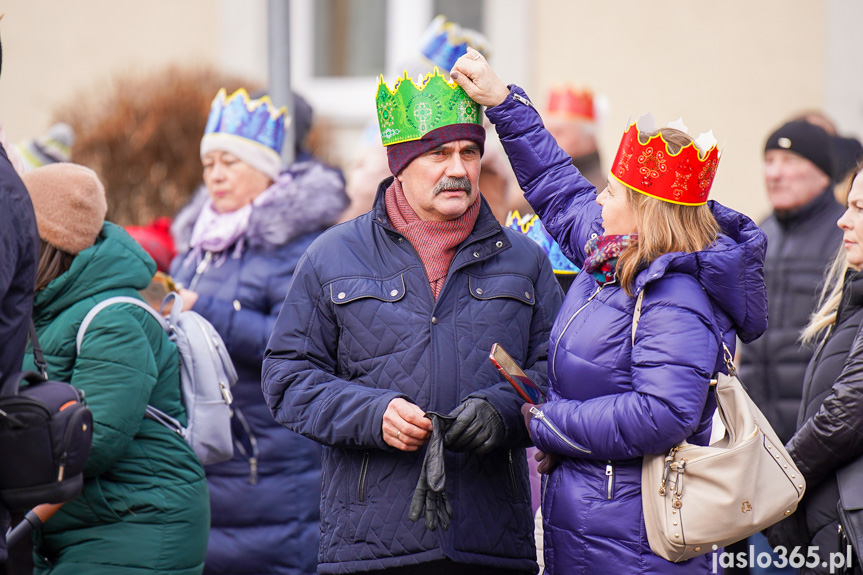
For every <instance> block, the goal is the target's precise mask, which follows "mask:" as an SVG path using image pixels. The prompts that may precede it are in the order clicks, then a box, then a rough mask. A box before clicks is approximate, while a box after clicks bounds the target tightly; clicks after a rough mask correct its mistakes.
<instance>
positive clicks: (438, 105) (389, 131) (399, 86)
mask: <svg viewBox="0 0 863 575" xmlns="http://www.w3.org/2000/svg"><path fill="white" fill-rule="evenodd" d="M375 101H376V104H377V112H378V124H379V125H380V129H381V139H382V141H383V145H384V146H389V145H391V144H398V143H400V142H410V141H413V140H419V139H420V138H422V137H423V136H424V135H425V134H427V133H428V132H430V131H432V130H434V129H436V128H440V127H442V126H449V125H452V124H477V125H482V119H481V117H480V109H479V105H478V104H477V103H476V102H474V101H473V100H471V99H470V97H469V96H468V95H467V93H465V91H464V90H463V89H462V88H461V86H459V85H457V84H455V83H454V82H448V81H447V80H446V79H444V77H443V76H441V74H440V72H439V71H438V69H437V68H435V69H434V70H432V72H431V73H430V74H428V75H427V76H426V77H425V78H422V77H421V78H419V79H418V81H417V82H414V81H413V80H412V79H411V78H410V77H409V76H408V73H407V70H406V71H405V72H404V74H403V76H401V77H399V79H398V80H397V81H396V83H395V84H394V85H393V89H392V90H390V89H389V87H388V86H387V85H386V83H383V84H378V94H377V97H376V98H375Z"/></svg>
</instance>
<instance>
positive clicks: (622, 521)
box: [452, 51, 767, 575]
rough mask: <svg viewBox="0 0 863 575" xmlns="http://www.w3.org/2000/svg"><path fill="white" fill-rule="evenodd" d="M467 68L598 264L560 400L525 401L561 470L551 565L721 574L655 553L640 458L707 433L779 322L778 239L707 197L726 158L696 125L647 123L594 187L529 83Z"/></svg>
mask: <svg viewBox="0 0 863 575" xmlns="http://www.w3.org/2000/svg"><path fill="white" fill-rule="evenodd" d="M452 77H453V79H455V80H456V82H458V83H459V84H460V85H461V86H462V87H463V88H464V89H465V91H466V92H467V93H468V95H470V97H471V98H473V99H474V100H475V101H476V102H478V103H480V104H482V105H486V106H488V107H489V108H488V110H487V111H486V114H487V116H488V117H489V119H490V120H491V121H492V123H494V124H495V127H496V129H497V132H498V134H499V135H500V138H501V141H502V143H503V145H504V148H505V149H506V152H507V155H508V156H509V159H510V163H511V164H512V167H513V170H514V171H515V174H516V176H517V177H518V181H519V184H520V185H521V187H522V189H524V190H525V197H526V199H527V200H528V201H529V202H530V204H531V206H533V208H534V209H535V210H536V213H537V214H539V216H540V218H541V220H542V222H543V223H544V224H545V226H546V227H547V229H548V231H549V232H550V233H551V235H552V236H553V237H554V238H555V240H557V242H558V243H559V244H560V247H561V250H562V251H563V253H564V255H565V256H566V257H567V258H569V259H570V260H571V261H572V262H573V263H575V265H577V266H579V267H581V268H583V271H582V273H579V275H578V276H577V277H576V280H575V282H574V283H573V285H572V287H571V288H570V290H569V292H568V293H567V296H566V299H565V300H564V302H563V306H562V308H561V310H560V313H559V314H558V317H557V320H556V322H555V325H554V327H553V328H552V331H551V338H550V343H549V370H548V371H549V397H548V401H547V403H545V404H544V405H542V406H540V408H539V409H537V408H534V409H532V410H530V412H528V410H527V409H525V410H524V411H525V415H526V422H527V424H528V428H529V430H530V433H531V436H532V438H533V439H534V442H535V443H536V446H537V447H538V448H539V449H540V450H541V451H542V452H543V453H544V454H547V455H546V456H545V459H544V460H543V461H542V463H541V470H542V471H545V472H549V471H551V473H550V475H549V476H548V478H547V479H546V480H545V489H544V497H543V502H542V511H543V529H544V554H545V566H546V572H547V573H550V574H566V575H570V574H576V573H577V574H592V573H602V572H611V571H613V572H615V573H627V574H629V573H710V572H711V571H710V560H709V556H707V555H702V556H700V557H696V558H694V559H690V560H689V561H687V562H684V563H670V562H668V561H666V560H665V559H662V558H660V557H658V556H657V555H655V554H654V553H653V552H652V551H651V550H650V547H649V544H648V541H647V536H646V532H645V526H644V516H643V511H642V506H641V462H642V457H643V456H644V455H647V454H658V453H664V452H667V451H668V450H669V449H670V448H671V447H672V446H674V445H675V444H676V443H678V442H680V441H682V440H684V439H686V440H688V441H690V442H692V443H697V444H702V445H703V444H705V443H707V441H708V439H709V436H710V431H711V419H712V414H713V411H714V409H715V399H714V398H713V394H712V392H711V391H710V387H709V381H710V378H711V377H712V376H713V375H714V374H715V373H717V371H720V370H722V371H724V370H725V367H724V362H723V350H722V344H723V343H724V344H725V345H727V346H728V348H729V349H730V350H732V352H733V350H734V347H735V340H736V338H738V337H739V338H740V339H741V340H742V341H744V342H748V341H751V340H753V339H755V338H757V337H758V336H759V335H760V334H761V333H762V332H763V331H764V329H765V328H766V326H767V300H766V291H765V287H764V273H763V259H764V251H765V248H766V239H765V236H764V234H763V233H762V232H761V230H759V229H758V227H757V226H756V225H755V224H753V223H752V221H751V220H750V219H749V218H747V217H746V216H744V215H742V214H739V213H737V212H734V211H732V210H730V209H728V208H726V207H724V206H721V205H720V204H718V203H716V202H713V201H707V194H708V192H709V190H710V186H711V184H712V182H713V177H714V175H715V171H716V165H717V163H718V152H717V150H716V147H715V141H714V142H709V141H707V140H709V139H710V137H699V138H698V139H697V141H695V142H694V141H693V139H692V138H690V137H689V136H688V135H687V134H686V133H685V127H684V126H683V125H682V123H676V126H677V128H680V129H675V128H662V129H661V130H654V129H653V127H652V126H649V124H650V123H651V121H652V118H650V119H649V120H650V121H648V119H646V118H644V119H639V123H638V125H636V124H633V125H632V126H630V127H629V129H628V130H627V132H626V133H625V134H624V137H623V140H622V141H621V145H620V149H619V150H618V153H617V158H616V159H615V161H614V163H613V165H612V168H611V173H610V174H609V175H608V185H607V186H606V187H605V189H604V190H602V191H601V192H600V193H599V194H598V195H595V194H596V193H597V190H595V189H594V187H593V186H592V185H591V184H590V182H588V181H587V180H586V179H585V178H584V177H583V176H582V175H581V174H580V173H579V172H578V170H576V169H575V168H574V167H573V166H572V164H571V162H570V158H569V157H568V156H567V155H566V153H564V152H563V150H561V149H560V148H559V147H558V146H557V144H556V142H555V141H554V139H553V138H552V137H551V135H550V134H549V133H548V131H546V129H545V128H544V127H543V124H542V120H541V119H540V117H539V115H538V114H537V112H536V110H535V109H534V107H533V105H532V104H531V103H530V100H529V99H528V98H527V96H526V95H525V93H524V92H523V91H522V90H521V89H520V88H518V87H516V86H511V87H506V86H505V85H504V84H503V83H502V82H501V81H500V80H499V79H498V78H497V76H496V75H495V73H494V72H493V71H492V70H491V68H489V67H488V65H487V63H486V62H485V60H484V59H483V58H482V56H480V55H479V54H478V53H477V52H475V51H469V53H468V54H467V55H466V56H464V57H462V58H461V59H459V61H458V62H457V63H456V65H455V67H454V68H453V72H452ZM711 137H712V136H711ZM641 292H644V296H643V303H642V308H641V320H640V323H639V324H638V329H637V332H636V333H635V336H634V343H633V335H632V316H633V310H634V307H635V302H636V297H637V296H638V295H639V293H641ZM526 407H528V406H526ZM531 412H532V413H531ZM531 415H533V417H531ZM555 465H556V467H555Z"/></svg>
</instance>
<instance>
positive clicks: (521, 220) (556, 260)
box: [506, 210, 578, 275]
mask: <svg viewBox="0 0 863 575" xmlns="http://www.w3.org/2000/svg"><path fill="white" fill-rule="evenodd" d="M506 227H508V228H510V229H513V230H516V231H518V232H521V233H523V234H524V235H526V236H527V237H529V238H530V239H532V240H533V241H535V242H536V243H538V244H539V246H540V247H541V248H542V249H543V250H545V253H546V254H548V259H549V260H550V261H551V269H553V270H554V273H556V274H561V275H571V274H577V273H578V267H577V266H576V265H575V264H574V263H572V262H571V261H569V260H568V259H566V256H565V255H563V252H561V251H560V246H559V245H557V242H556V241H554V238H552V237H551V235H550V234H549V233H548V231H546V229H545V226H543V225H542V222H541V221H539V216H537V215H536V214H527V215H525V216H522V215H521V214H519V213H518V210H515V211H514V212H510V213H508V214H507V216H506Z"/></svg>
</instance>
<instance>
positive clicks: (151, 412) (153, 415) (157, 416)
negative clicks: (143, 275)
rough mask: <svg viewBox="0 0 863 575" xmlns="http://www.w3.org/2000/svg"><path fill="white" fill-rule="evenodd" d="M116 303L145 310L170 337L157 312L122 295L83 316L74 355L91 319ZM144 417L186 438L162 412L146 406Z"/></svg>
mask: <svg viewBox="0 0 863 575" xmlns="http://www.w3.org/2000/svg"><path fill="white" fill-rule="evenodd" d="M180 301H181V303H180V305H181V306H182V300H180ZM117 303H129V304H132V305H136V306H138V307H139V308H141V309H143V310H145V311H146V312H147V313H149V314H150V315H151V316H153V318H154V319H155V320H156V321H158V322H159V325H160V326H162V329H163V330H164V331H165V333H167V334H168V335H171V333H172V331H173V330H172V329H171V325H170V323H169V322H168V320H166V319H165V318H164V317H162V315H161V314H160V313H159V312H157V311H156V310H154V309H153V308H152V307H150V306H149V305H148V304H147V303H146V302H143V301H141V300H139V299H137V298H134V297H129V296H124V295H121V296H114V297H109V298H108V299H105V300H102V301H100V302H99V303H97V304H96V305H94V306H93V308H92V309H91V310H90V311H89V312H87V315H85V316H84V320H83V321H82V322H81V326H80V327H79V328H78V335H77V336H76V337H75V351H76V353H81V344H82V343H83V342H84V334H85V333H86V332H87V328H88V327H89V326H90V323H92V321H93V318H95V317H96V315H97V314H98V313H99V312H100V311H102V310H103V309H105V308H106V307H108V306H110V305H114V304H117ZM144 417H146V418H148V419H153V420H155V421H158V422H159V423H161V424H162V425H164V426H165V427H167V428H168V429H171V430H172V431H175V432H177V433H178V434H179V435H180V436H182V437H185V436H186V428H185V427H183V425H182V424H181V423H180V422H179V421H177V420H176V419H175V418H173V417H171V416H170V415H168V414H167V413H165V412H164V411H161V410H159V409H157V408H155V407H153V406H152V405H149V404H148V405H147V410H146V412H145V414H144Z"/></svg>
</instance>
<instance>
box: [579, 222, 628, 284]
mask: <svg viewBox="0 0 863 575" xmlns="http://www.w3.org/2000/svg"><path fill="white" fill-rule="evenodd" d="M637 240H638V234H629V235H625V236H624V235H614V236H597V237H595V238H591V239H589V240H588V241H587V243H586V244H585V245H584V253H585V255H586V256H587V257H586V258H585V260H584V271H586V272H588V273H589V274H591V275H592V276H593V277H595V278H596V281H598V282H599V283H608V282H610V281H612V280H614V274H615V272H616V271H617V258H618V257H619V256H620V254H621V252H623V250H625V249H626V248H628V247H629V246H631V245H632V244H633V243H635V242H636V241H637Z"/></svg>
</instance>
